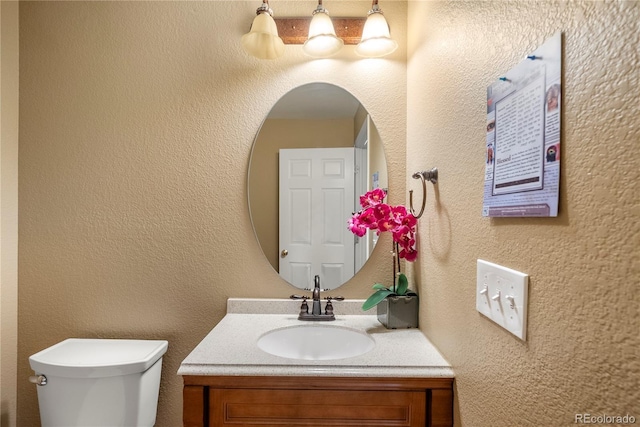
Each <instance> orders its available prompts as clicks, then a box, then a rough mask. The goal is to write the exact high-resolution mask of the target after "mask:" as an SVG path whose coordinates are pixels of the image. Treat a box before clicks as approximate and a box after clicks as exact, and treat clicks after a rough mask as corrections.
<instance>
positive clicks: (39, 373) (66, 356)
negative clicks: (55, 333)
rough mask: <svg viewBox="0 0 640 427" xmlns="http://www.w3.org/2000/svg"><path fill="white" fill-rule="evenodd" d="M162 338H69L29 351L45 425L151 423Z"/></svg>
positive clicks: (130, 426) (143, 426)
mask: <svg viewBox="0 0 640 427" xmlns="http://www.w3.org/2000/svg"><path fill="white" fill-rule="evenodd" d="M167 347H168V342H167V341H161V340H126V339H81V338H69V339H67V340H64V341H62V342H59V343H58V344H55V345H53V346H51V347H49V348H46V349H44V350H42V351H40V352H38V353H36V354H34V355H32V356H31V357H29V364H30V365H31V369H33V370H34V372H35V375H34V376H33V377H31V378H30V379H29V380H30V381H31V382H33V383H36V384H37V390H38V404H39V407H40V420H41V423H42V426H43V427H98V426H100V427H152V426H153V425H154V424H155V422H156V411H157V408H158V392H159V389H160V372H161V370H162V356H163V355H164V353H165V352H166V351H167Z"/></svg>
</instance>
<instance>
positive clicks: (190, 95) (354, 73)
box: [18, 0, 407, 427]
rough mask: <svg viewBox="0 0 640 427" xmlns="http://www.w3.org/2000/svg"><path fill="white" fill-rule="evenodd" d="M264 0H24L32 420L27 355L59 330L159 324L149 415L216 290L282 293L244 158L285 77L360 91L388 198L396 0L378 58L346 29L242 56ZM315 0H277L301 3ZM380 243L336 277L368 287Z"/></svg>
mask: <svg viewBox="0 0 640 427" xmlns="http://www.w3.org/2000/svg"><path fill="white" fill-rule="evenodd" d="M258 5H259V2H255V1H251V2H240V1H233V2H225V1H215V2H21V3H20V70H21V74H20V129H19V130H20V152H19V154H20V159H19V174H20V188H19V197H20V216H19V239H20V240H19V242H20V246H19V283H20V293H19V317H18V320H19V337H20V340H19V347H18V356H19V362H18V377H19V378H21V381H20V382H19V384H18V417H19V421H18V425H20V426H33V425H37V419H38V415H37V413H38V408H37V399H36V390H35V387H34V386H33V385H31V384H28V383H27V382H26V380H24V379H25V378H26V377H27V376H28V375H30V374H31V372H32V371H31V370H30V368H29V366H28V360H27V359H28V356H29V355H31V354H33V353H35V352H36V351H38V350H41V349H43V348H45V347H48V346H50V345H52V344H54V343H56V342H59V341H61V340H63V339H65V338H67V337H122V338H159V339H167V340H169V350H168V353H167V354H166V357H165V360H164V369H163V376H162V384H161V392H160V402H159V410H158V411H159V412H158V426H159V427H167V426H172V427H173V426H177V425H180V423H181V421H180V420H181V408H182V397H181V391H182V381H181V379H180V377H178V376H177V375H176V371H177V369H178V366H179V364H180V362H181V361H182V360H183V359H184V357H185V356H186V355H187V354H188V353H189V351H190V350H191V349H192V348H193V347H194V346H195V345H196V344H197V343H198V342H199V341H200V340H201V339H202V338H203V337H204V336H205V334H206V333H207V332H208V331H209V330H210V329H211V328H212V327H213V326H214V325H215V324H216V323H217V322H218V321H219V320H220V319H221V318H222V316H223V315H224V312H225V303H226V299H227V298H228V297H286V296H288V295H289V294H290V293H291V289H293V288H291V287H289V285H287V284H285V283H284V282H283V281H282V280H281V279H280V278H279V277H278V276H277V275H276V274H275V272H273V269H272V268H271V266H270V265H269V263H268V262H267V261H266V259H265V258H264V257H263V256H262V253H261V251H260V248H259V246H258V244H257V242H256V239H255V237H254V235H253V231H252V228H251V224H250V222H249V214H248V208H247V192H246V184H247V179H246V171H247V165H248V159H249V153H250V150H251V145H252V142H253V139H254V136H255V133H256V132H257V130H258V127H259V126H260V123H261V122H262V120H263V118H264V117H265V116H266V115H267V113H268V112H269V110H270V108H271V106H272V105H273V104H274V103H275V102H276V101H277V100H278V99H280V97H281V96H282V95H284V94H285V93H287V92H288V91H289V90H291V89H292V88H294V87H296V86H299V85H302V84H306V83H310V82H313V81H323V82H328V83H333V84H336V85H339V86H341V87H343V88H345V89H347V90H349V91H350V92H351V93H352V94H353V95H354V96H355V97H356V98H358V100H360V101H361V102H362V104H363V105H364V106H365V108H366V109H367V110H368V111H369V113H370V114H371V116H372V119H373V120H374V122H375V123H376V125H377V126H378V129H379V131H380V135H381V138H382V140H383V141H384V143H385V151H386V154H387V157H388V159H389V170H390V171H392V173H391V174H390V178H389V179H390V185H391V186H392V187H393V188H394V189H397V192H396V193H397V196H396V197H398V199H396V202H397V201H399V200H401V199H400V197H401V196H403V195H404V186H405V178H404V169H405V168H404V164H405V158H406V155H405V147H406V145H405V141H406V86H407V84H406V48H405V43H404V42H403V41H404V40H406V32H405V28H406V16H407V4H406V3H405V2H388V3H387V4H385V6H384V10H385V12H386V15H387V18H388V20H389V21H390V24H391V27H392V31H393V33H394V36H395V37H397V39H398V40H399V41H400V45H401V46H400V48H399V50H398V51H397V52H395V53H394V54H393V55H392V56H390V57H389V58H388V59H382V60H372V61H363V60H361V59H359V58H358V57H357V56H356V55H355V54H354V52H353V46H351V47H347V48H345V49H344V51H343V52H342V53H340V54H339V55H338V56H337V57H335V58H332V59H326V60H310V59H309V58H308V57H306V56H304V54H303V53H302V48H301V46H288V47H287V48H286V53H285V56H284V57H283V58H281V59H279V60H277V61H259V60H256V59H253V58H250V57H248V56H246V55H245V53H244V52H243V51H242V50H241V47H240V36H241V35H242V33H243V32H246V31H247V30H248V28H249V26H250V24H251V21H252V19H253V16H254V13H255V9H256V7H257V6H258ZM315 5H316V2H314V1H280V0H279V1H277V2H275V3H274V4H273V5H272V6H273V7H274V8H275V9H276V13H277V14H278V15H279V16H300V15H306V14H309V13H310V12H311V11H312V10H313V9H314V8H315ZM369 7H370V2H365V1H360V2H349V1H344V2H343V1H340V2H335V4H333V5H332V6H331V8H330V10H331V12H332V15H334V16H362V15H363V14H365V13H366V11H367V10H368V9H369ZM387 258H388V257H387V253H386V251H377V252H376V253H374V263H370V264H367V266H365V268H364V269H363V270H362V271H361V274H360V275H359V276H358V278H356V279H354V280H352V281H350V282H349V283H348V284H347V285H345V286H344V287H342V288H341V293H343V294H344V295H345V296H346V297H365V296H366V295H368V293H369V290H370V285H371V283H373V282H374V281H375V280H381V279H383V278H385V277H387V274H386V271H388V269H389V266H388V265H387V262H386V261H388V260H387ZM375 261H385V262H378V263H377V265H376V263H375ZM221 345H224V344H223V343H221Z"/></svg>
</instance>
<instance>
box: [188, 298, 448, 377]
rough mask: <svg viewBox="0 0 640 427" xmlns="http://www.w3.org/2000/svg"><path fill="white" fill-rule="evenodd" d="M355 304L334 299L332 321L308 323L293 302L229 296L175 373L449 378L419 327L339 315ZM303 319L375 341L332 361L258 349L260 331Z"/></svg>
mask: <svg viewBox="0 0 640 427" xmlns="http://www.w3.org/2000/svg"><path fill="white" fill-rule="evenodd" d="M361 305H362V301H361V300H349V301H343V302H335V303H334V307H335V310H334V311H335V314H336V320H335V321H331V322H308V321H299V320H298V309H299V306H300V302H299V301H289V300H251V299H231V300H229V303H228V310H227V311H228V312H227V315H226V316H225V317H224V318H223V319H222V320H221V321H220V323H218V325H216V327H215V328H213V330H212V331H211V332H210V333H209V334H208V335H207V336H206V337H205V338H204V339H203V340H202V341H201V342H200V344H198V346H197V347H196V348H195V349H194V350H193V351H192V352H191V353H190V354H189V355H188V356H187V358H186V359H184V361H183V362H182V364H181V365H180V368H179V370H178V375H243V376H244V375H247V376H256V375H257V376H268V375H278V376H318V375H322V376H360V377H365V376H376V377H429V378H453V376H454V375H453V370H452V369H451V366H450V365H449V363H447V361H446V360H445V359H444V358H443V357H442V355H441V354H440V353H439V352H438V350H437V349H436V348H435V347H434V346H433V344H431V342H430V341H429V340H428V339H427V338H426V337H425V336H424V335H423V334H422V332H420V330H418V329H402V330H400V329H396V330H389V329H386V328H385V327H384V326H383V325H381V324H380V323H379V322H378V320H377V317H376V316H375V315H372V314H341V313H362V312H361V311H357V310H358V309H359V307H360V306H361ZM256 312H259V313H260V314H255V313H256ZM265 312H266V313H265ZM283 312H284V313H285V314H283ZM303 324H304V325H306V326H314V325H317V326H318V327H325V326H329V325H330V326H339V327H346V328H352V329H357V330H359V331H364V332H367V333H368V334H369V335H370V336H371V337H372V338H373V339H374V340H375V343H376V345H375V347H374V348H373V350H371V351H369V352H367V353H365V354H363V355H361V356H355V357H350V358H346V359H338V360H299V359H289V358H284V357H279V356H274V355H271V354H269V353H266V352H264V351H262V350H261V349H259V348H258V345H257V341H258V339H259V338H260V337H261V336H262V335H263V334H265V333H267V332H269V331H272V330H274V329H278V328H283V327H287V326H294V325H303Z"/></svg>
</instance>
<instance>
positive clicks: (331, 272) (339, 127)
mask: <svg viewBox="0 0 640 427" xmlns="http://www.w3.org/2000/svg"><path fill="white" fill-rule="evenodd" d="M248 187H249V188H248V195H249V211H250V215H251V221H252V224H253V229H254V232H255V235H256V238H257V239H258V243H259V244H260V247H261V248H262V252H263V253H264V255H265V257H266V258H267V260H268V261H269V263H270V264H271V265H272V267H273V268H274V270H275V271H276V272H277V273H278V274H279V275H280V276H281V277H282V278H283V279H284V280H286V281H287V282H289V283H290V284H292V285H293V286H295V287H297V288H300V289H311V288H313V283H314V277H315V276H316V275H318V276H320V286H321V288H323V289H334V288H336V287H338V286H340V285H342V284H343V283H345V282H347V281H348V280H349V279H351V278H352V277H353V276H354V275H355V274H356V273H357V272H358V271H359V270H360V268H361V267H362V266H363V265H364V264H365V262H366V261H367V259H368V258H369V255H370V254H371V251H372V250H373V247H374V246H375V240H376V236H375V234H374V233H371V234H368V235H365V236H364V237H362V238H358V237H356V236H354V235H353V234H352V233H351V232H350V231H349V230H348V229H347V221H348V219H349V218H350V217H351V215H352V214H353V212H354V211H356V210H358V209H359V207H360V205H359V197H360V195H361V194H364V193H365V192H367V191H368V190H370V189H373V188H378V187H379V188H384V189H386V188H387V165H386V161H385V156H384V149H383V147H382V142H381V141H380V137H379V135H378V132H377V130H376V128H375V126H374V124H373V123H372V121H371V120H370V118H369V115H368V113H367V111H366V110H365V108H364V107H363V106H362V104H360V102H359V101H358V100H357V99H356V98H355V97H354V96H353V95H351V94H350V93H349V92H347V91H346V90H344V89H342V88H340V87H337V86H334V85H331V84H327V83H311V84H307V85H304V86H300V87H298V88H295V89H293V90H292V91H290V92H289V93H287V94H285V95H284V96H283V97H282V98H281V99H280V100H279V101H278V102H277V103H276V104H275V106H274V107H273V108H272V109H271V111H270V112H269V114H268V116H267V117H266V119H265V120H264V122H263V123H262V126H261V127H260V130H259V132H258V134H257V136H256V138H255V141H254V143H253V148H252V151H251V158H250V161H249V176H248Z"/></svg>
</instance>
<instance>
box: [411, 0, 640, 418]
mask: <svg viewBox="0 0 640 427" xmlns="http://www.w3.org/2000/svg"><path fill="white" fill-rule="evenodd" d="M408 16H409V18H408V19H409V24H408V25H409V42H408V52H409V53H408V76H407V81H408V87H407V93H408V100H407V106H408V113H407V123H408V127H407V140H408V143H407V168H408V169H409V171H413V170H420V169H424V168H430V167H432V166H437V167H438V169H439V172H440V181H439V184H438V186H437V190H436V192H435V195H434V192H430V193H429V201H428V204H427V211H426V216H425V218H424V219H423V220H422V221H421V230H420V243H421V251H420V252H421V254H420V259H419V265H418V266H417V267H418V268H417V272H416V274H417V276H418V278H419V282H420V283H421V288H420V297H421V302H422V304H421V312H420V322H421V329H422V330H423V331H424V332H425V333H426V334H427V335H428V336H429V338H430V339H432V341H433V342H434V343H435V344H436V345H437V346H438V348H439V349H440V350H441V351H442V352H443V354H444V356H445V357H446V358H447V359H448V360H449V361H450V362H451V363H452V365H453V367H454V369H455V372H456V385H455V387H456V390H455V392H456V395H457V407H456V424H457V425H464V426H470V427H483V426H487V427H500V426H505V427H512V426H563V425H571V424H573V421H574V414H576V413H585V412H586V413H590V414H609V415H614V414H620V415H624V414H627V413H628V414H631V415H635V417H636V422H638V421H637V420H638V419H640V388H639V387H638V384H639V383H640V353H639V352H638V351H639V350H638V349H639V348H640V334H639V332H638V331H640V319H639V316H640V314H639V313H640V310H639V308H638V307H639V306H640V292H639V291H638V284H639V279H640V262H639V261H640V259H639V247H640V221H639V219H640V218H639V214H640V206H639V200H640V197H639V196H640V194H639V190H638V189H639V187H638V180H639V178H640V153H639V147H640V146H639V141H640V110H639V106H640V104H639V103H638V99H640V81H639V77H640V58H639V50H638V46H640V39H639V38H640V28H639V25H640V24H639V23H640V3H638V2H635V1H628V2H623V1H620V2H601V1H584V2H577V1H576V2H573V1H572V2H560V1H546V2H541V1H535V2H533V1H532V2H528V1H521V2H503V1H493V2H487V1H478V2H462V1H452V2H410V4H409V15H408ZM558 30H561V31H562V32H563V33H564V56H563V57H564V63H563V76H564V79H563V105H562V107H563V117H562V119H563V123H562V126H563V130H562V144H563V147H562V151H563V155H562V165H561V169H562V174H561V190H560V216H559V217H557V218H540V219H527V218H523V219H516V218H513V219H506V218H502V219H500V218H494V219H488V218H483V217H481V208H482V197H483V190H482V186H483V171H484V162H483V156H484V154H483V152H484V142H485V130H484V129H485V121H486V119H485V117H486V116H485V114H486V109H485V108H486V107H485V104H486V87H487V86H488V85H489V84H491V83H492V82H493V81H495V79H496V78H497V77H499V76H500V75H501V74H502V73H504V72H506V71H508V70H509V69H510V68H512V67H513V66H514V65H515V64H517V63H519V62H520V61H521V60H522V59H523V58H524V57H525V56H526V55H527V54H528V53H529V52H531V51H532V50H534V49H535V48H536V47H537V46H539V45H540V44H541V43H543V42H544V41H545V40H546V39H547V38H548V37H549V36H551V35H552V34H554V33H555V32H556V31H558ZM410 186H411V187H412V188H413V187H414V186H415V184H413V183H411V184H410ZM415 188H417V187H415ZM429 190H431V188H430V189H429ZM478 258H481V259H486V260H489V261H492V262H496V263H499V264H503V265H506V266H508V267H511V268H514V269H516V270H520V271H523V272H526V273H528V274H529V275H530V291H529V318H528V319H529V327H528V339H527V341H526V342H522V341H520V340H518V339H517V338H515V337H514V336H512V335H510V334H509V333H507V332H506V331H505V330H503V329H501V328H499V327H498V326H497V325H495V324H493V323H492V322H491V321H489V320H488V319H486V318H483V317H482V316H481V315H480V314H479V313H478V312H476V310H475V275H476V259H478Z"/></svg>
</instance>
